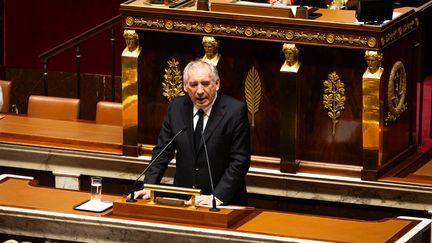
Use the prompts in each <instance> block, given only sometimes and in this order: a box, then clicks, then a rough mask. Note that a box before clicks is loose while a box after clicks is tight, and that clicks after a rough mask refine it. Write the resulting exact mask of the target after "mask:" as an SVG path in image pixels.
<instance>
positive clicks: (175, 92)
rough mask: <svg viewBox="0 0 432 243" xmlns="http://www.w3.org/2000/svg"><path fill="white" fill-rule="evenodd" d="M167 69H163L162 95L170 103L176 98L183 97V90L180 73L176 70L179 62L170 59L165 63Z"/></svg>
mask: <svg viewBox="0 0 432 243" xmlns="http://www.w3.org/2000/svg"><path fill="white" fill-rule="evenodd" d="M167 63H168V68H165V74H164V76H163V80H164V81H163V82H162V90H163V93H162V95H163V96H164V97H165V98H167V99H168V101H171V100H172V99H173V98H174V97H176V96H183V95H185V93H184V90H183V77H182V71H181V70H179V69H178V65H179V62H178V61H177V60H176V59H175V58H172V59H171V60H169V61H167Z"/></svg>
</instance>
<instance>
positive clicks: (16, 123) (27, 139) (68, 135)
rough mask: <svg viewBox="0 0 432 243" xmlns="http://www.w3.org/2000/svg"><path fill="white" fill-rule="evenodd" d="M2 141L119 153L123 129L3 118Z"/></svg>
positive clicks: (0, 136) (92, 124) (0, 131)
mask: <svg viewBox="0 0 432 243" xmlns="http://www.w3.org/2000/svg"><path fill="white" fill-rule="evenodd" d="M0 139H1V141H2V142H8V143H15V144H25V145H36V146H42V147H44V146H46V147H55V148H64V149H73V150H83V151H95V152H102V153H112V154H121V145H122V143H123V128H122V127H121V126H111V125H103V124H96V123H94V122H91V121H88V122H86V121H62V120H53V119H42V118H35V117H27V116H16V115H5V116H4V117H3V118H1V119H0Z"/></svg>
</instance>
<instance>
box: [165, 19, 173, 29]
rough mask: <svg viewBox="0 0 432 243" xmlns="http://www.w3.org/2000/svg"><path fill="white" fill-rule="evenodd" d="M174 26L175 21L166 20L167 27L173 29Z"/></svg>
mask: <svg viewBox="0 0 432 243" xmlns="http://www.w3.org/2000/svg"><path fill="white" fill-rule="evenodd" d="M173 28H174V23H173V22H172V21H171V20H168V21H167V22H165V29H167V30H172V29H173Z"/></svg>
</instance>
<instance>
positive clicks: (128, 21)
mask: <svg viewBox="0 0 432 243" xmlns="http://www.w3.org/2000/svg"><path fill="white" fill-rule="evenodd" d="M134 22H135V21H134V18H132V17H130V16H129V17H126V19H125V23H126V25H127V26H132V25H133V24H134Z"/></svg>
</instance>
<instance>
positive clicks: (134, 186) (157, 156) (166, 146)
mask: <svg viewBox="0 0 432 243" xmlns="http://www.w3.org/2000/svg"><path fill="white" fill-rule="evenodd" d="M185 130H186V128H183V129H181V130H180V131H178V132H177V133H176V134H175V135H174V137H173V138H172V139H171V140H170V141H169V142H168V143H167V145H165V147H163V149H162V150H161V151H160V152H159V153H158V154H157V155H156V157H155V158H154V159H153V160H152V161H150V163H149V164H148V166H147V167H146V168H145V169H144V171H143V172H142V173H141V174H140V175H139V176H138V178H137V179H136V180H135V182H134V184H133V187H132V192H131V193H130V197H129V199H128V200H126V202H130V203H135V202H137V200H136V199H135V188H136V184H137V182H138V180H139V179H140V178H141V176H143V175H144V174H145V173H146V172H147V170H148V168H150V166H151V165H152V164H153V163H154V162H155V161H156V160H157V159H158V158H159V157H160V156H161V155H162V153H163V152H165V150H166V149H167V148H168V146H170V145H171V143H172V142H174V140H175V139H176V137H177V136H178V135H179V134H180V133H182V132H184V131H185Z"/></svg>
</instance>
